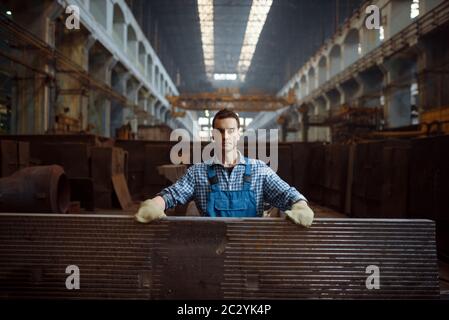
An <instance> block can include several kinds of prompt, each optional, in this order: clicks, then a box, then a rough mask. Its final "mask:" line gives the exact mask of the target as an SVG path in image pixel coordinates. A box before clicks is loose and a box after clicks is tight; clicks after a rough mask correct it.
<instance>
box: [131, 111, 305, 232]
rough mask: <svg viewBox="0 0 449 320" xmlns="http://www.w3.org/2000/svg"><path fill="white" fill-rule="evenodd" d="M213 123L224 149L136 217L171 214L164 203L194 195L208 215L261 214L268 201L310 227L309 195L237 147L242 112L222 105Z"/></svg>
mask: <svg viewBox="0 0 449 320" xmlns="http://www.w3.org/2000/svg"><path fill="white" fill-rule="evenodd" d="M212 128H213V129H216V130H214V131H215V133H216V134H214V140H215V142H218V143H219V146H221V152H218V155H214V157H213V158H212V159H210V160H209V161H205V162H204V163H198V164H194V165H192V166H191V167H190V168H189V169H188V170H187V172H186V174H185V175H184V176H182V177H181V178H180V179H179V180H178V181H177V182H176V183H174V184H173V185H172V186H170V187H168V188H165V189H163V190H162V191H161V192H160V193H159V194H158V195H157V196H156V197H155V198H153V199H149V200H146V201H144V202H142V204H141V206H140V208H139V211H138V212H137V214H136V219H137V220H138V221H139V222H143V223H146V222H151V221H154V220H157V219H160V218H163V217H166V215H165V213H164V210H165V209H169V208H172V207H174V206H176V205H178V204H185V203H188V202H189V201H191V199H194V200H195V203H196V205H197V207H198V209H199V210H200V212H201V213H202V215H203V216H210V217H257V216H261V215H262V213H263V203H264V201H266V202H268V203H269V204H271V205H272V206H274V207H277V208H279V209H280V210H282V211H285V213H286V215H287V216H288V217H289V218H290V219H291V220H293V221H294V222H295V223H297V224H300V225H303V226H305V227H310V225H311V224H312V221H313V216H314V214H313V211H312V210H311V209H310V208H309V206H308V205H307V200H306V199H305V197H304V196H303V195H302V194H301V193H299V192H298V191H297V190H296V189H295V188H293V187H290V186H289V185H288V184H287V183H286V182H285V181H283V180H282V179H281V178H280V177H279V176H278V175H277V174H276V173H275V172H274V171H273V170H272V169H271V168H270V167H269V166H267V165H266V164H265V163H264V162H263V161H260V160H256V159H249V158H245V157H243V156H242V154H241V153H240V151H239V150H238V149H237V143H238V141H239V139H240V131H239V128H240V121H239V117H238V115H237V114H236V113H235V112H233V111H231V110H228V109H223V110H220V111H219V112H218V113H217V114H216V115H215V117H214V119H213V121H212ZM218 133H219V134H218ZM219 150H220V149H219Z"/></svg>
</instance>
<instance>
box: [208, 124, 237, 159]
mask: <svg viewBox="0 0 449 320" xmlns="http://www.w3.org/2000/svg"><path fill="white" fill-rule="evenodd" d="M214 129H215V130H214V134H213V135H214V140H215V141H217V142H218V143H220V144H221V147H222V149H223V150H224V152H229V151H232V150H234V149H236V148H237V143H238V141H239V139H240V131H239V128H238V125H237V120H236V119H234V118H224V119H216V120H215V127H214Z"/></svg>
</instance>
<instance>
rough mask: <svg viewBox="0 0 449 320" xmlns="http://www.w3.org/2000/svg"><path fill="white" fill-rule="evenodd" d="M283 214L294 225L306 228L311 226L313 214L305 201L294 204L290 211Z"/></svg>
mask: <svg viewBox="0 0 449 320" xmlns="http://www.w3.org/2000/svg"><path fill="white" fill-rule="evenodd" d="M285 214H286V215H287V217H289V218H290V219H291V220H293V222H294V223H296V224H300V225H302V226H304V227H306V228H308V227H310V226H311V225H312V222H313V216H314V214H313V211H312V209H310V207H309V206H308V205H307V203H306V202H305V201H300V202H296V203H295V204H293V206H292V209H291V210H287V211H285Z"/></svg>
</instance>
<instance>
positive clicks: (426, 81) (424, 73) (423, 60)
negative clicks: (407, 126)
mask: <svg viewBox="0 0 449 320" xmlns="http://www.w3.org/2000/svg"><path fill="white" fill-rule="evenodd" d="M446 38H447V34H446V33H445V32H444V31H443V30H442V31H441V32H437V33H433V34H431V35H427V36H426V37H423V38H421V39H420V40H419V42H418V44H417V45H416V53H417V57H418V58H417V73H418V75H419V76H418V97H419V98H418V109H419V110H420V111H423V110H426V109H432V108H438V107H444V106H449V90H447V89H446V88H447V84H448V83H449V73H448V72H445V71H444V70H447V67H446V65H447V61H449V42H448V41H447V40H446Z"/></svg>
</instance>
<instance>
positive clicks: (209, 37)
mask: <svg viewBox="0 0 449 320" xmlns="http://www.w3.org/2000/svg"><path fill="white" fill-rule="evenodd" d="M197 4H198V16H199V18H200V28H201V42H202V45H203V56H204V66H205V68H206V74H207V76H208V77H209V78H211V77H212V74H213V72H214V2H213V0H197Z"/></svg>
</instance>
